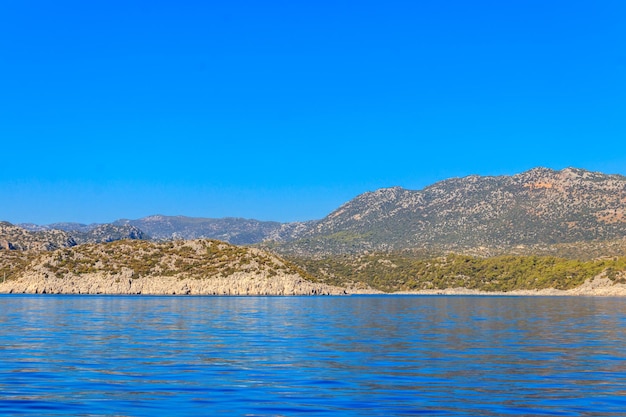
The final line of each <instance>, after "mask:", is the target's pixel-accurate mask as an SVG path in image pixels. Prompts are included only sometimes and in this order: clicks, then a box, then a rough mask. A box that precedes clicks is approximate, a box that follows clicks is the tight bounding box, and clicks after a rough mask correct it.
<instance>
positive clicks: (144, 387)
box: [0, 295, 626, 416]
mask: <svg viewBox="0 0 626 417" xmlns="http://www.w3.org/2000/svg"><path fill="white" fill-rule="evenodd" d="M0 332H1V333H0V414H1V415H5V416H14V415H15V416H17V415H37V416H66V415H75V416H105V415H106V416H109V415H110V416H179V415H180V416H191V415H247V416H291V415H307V416H318V415H348V416H349V415H355V416H357V415H358V416H391V415H396V416H409V415H418V416H511V415H528V416H626V300H624V299H620V298H591V297H590V298H575V297H563V298H560V297H459V296H432V297H426V296H351V297H148V296H57V295H54V296H53V295H39V296H22V295H19V296H16V295H7V296H0Z"/></svg>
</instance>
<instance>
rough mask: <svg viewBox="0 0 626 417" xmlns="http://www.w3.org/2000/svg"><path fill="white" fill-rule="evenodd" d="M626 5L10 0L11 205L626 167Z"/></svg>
mask: <svg viewBox="0 0 626 417" xmlns="http://www.w3.org/2000/svg"><path fill="white" fill-rule="evenodd" d="M625 21H626V2H624V1H623V0H614V1H603V0H597V1H577V0H553V1H545V0H524V1H522V0H507V1H500V0H497V1H496V0H494V1H484V0H473V1H467V0H441V1H419V0H407V1H396V0H386V1H368V0H359V1H341V0H338V1H326V0H315V1H273V0H267V1H240V0H229V1H209V0H207V1H159V0H149V1H148V0H145V1H132V0H125V1H117V0H106V1H103V0H93V1H82V0H81V1H66V0H56V1H41V0H33V1H29V0H4V1H2V2H1V3H0V140H1V142H0V143H1V149H2V159H1V165H0V203H1V205H0V220H8V221H11V222H14V223H19V222H34V223H40V224H44V223H51V222H57V221H78V222H84V223H90V222H107V221H112V220H115V219H117V218H138V217H142V216H146V215H150V214H155V213H161V214H169V215H176V214H183V215H189V216H203V217H225V216H237V217H248V218H257V219H262V220H279V221H292V220H309V219H317V218H321V217H323V216H325V215H326V214H328V213H329V212H330V211H332V210H333V209H335V208H336V207H337V206H339V205H340V204H342V203H343V202H345V201H347V200H349V199H351V198H353V197H354V196H356V195H357V194H360V193H362V192H365V191H368V190H374V189H376V188H380V187H388V186H395V185H400V186H403V187H405V188H410V189H419V188H422V187H424V186H426V185H428V184H431V183H432V182H435V181H438V180H441V179H444V178H447V177H451V176H465V175H470V174H482V175H499V174H513V173H517V172H521V171H524V170H527V169H530V168H533V167H536V166H546V167H550V168H555V169H560V168H565V167H568V166H575V167H580V168H586V169H591V170H598V171H604V172H608V173H621V174H626V46H625V45H626V24H624V22H625Z"/></svg>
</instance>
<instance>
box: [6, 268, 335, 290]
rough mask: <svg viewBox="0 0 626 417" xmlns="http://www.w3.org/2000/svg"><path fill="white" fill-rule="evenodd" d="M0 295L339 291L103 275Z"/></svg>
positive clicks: (236, 279)
mask: <svg viewBox="0 0 626 417" xmlns="http://www.w3.org/2000/svg"><path fill="white" fill-rule="evenodd" d="M0 293H2V294H111V295H137V294H149V295H341V294H346V292H345V290H344V289H343V288H339V287H333V286H330V285H326V284H322V283H315V282H310V281H307V280H305V279H303V278H302V277H300V276H298V275H295V274H293V275H281V276H274V277H271V278H267V277H263V276H260V275H257V274H245V273H236V274H233V275H231V276H228V277H226V278H224V277H213V278H207V279H194V278H182V279H181V278H176V277H149V278H126V277H124V278H120V277H119V276H106V275H103V274H85V275H83V276H81V277H72V278H57V277H50V276H45V275H34V276H33V275H31V276H25V277H22V278H20V279H17V280H12V281H7V282H5V283H0Z"/></svg>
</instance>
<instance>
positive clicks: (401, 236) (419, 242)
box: [276, 168, 626, 255]
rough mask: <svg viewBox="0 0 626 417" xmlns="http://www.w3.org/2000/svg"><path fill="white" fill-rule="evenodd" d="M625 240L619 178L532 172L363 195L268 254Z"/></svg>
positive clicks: (624, 194)
mask: <svg viewBox="0 0 626 417" xmlns="http://www.w3.org/2000/svg"><path fill="white" fill-rule="evenodd" d="M625 236H626V177H623V176H621V175H606V174H602V173H597V172H590V171H585V170H582V169H575V168H567V169H564V170H561V171H554V170H551V169H546V168H535V169H532V170H530V171H527V172H524V173H521V174H518V175H513V176H493V177H483V176H477V175H472V176H468V177H464V178H452V179H448V180H445V181H441V182H438V183H435V184H433V185H431V186H429V187H426V188H424V189H422V190H418V191H411V190H406V189H403V188H400V187H393V188H384V189H380V190H377V191H373V192H368V193H365V194H362V195H360V196H358V197H356V198H355V199H353V200H351V201H349V202H347V203H345V204H344V205H342V206H341V207H339V208H338V209H337V210H335V211H334V212H332V213H331V214H329V215H328V216H327V217H325V218H324V219H322V220H320V221H318V222H315V223H311V224H309V225H308V227H307V230H305V231H304V232H301V233H300V236H299V237H298V238H297V239H295V240H294V241H291V242H288V243H286V244H283V245H278V246H277V247H276V250H278V251H280V252H282V253H289V254H300V255H325V254H326V255H328V254H340V253H362V252H365V251H397V250H405V249H430V250H432V249H437V248H438V249H442V250H445V251H462V250H466V249H470V248H479V247H485V248H514V247H517V246H523V245H535V246H536V245H540V246H541V245H554V244H560V243H571V242H589V241H600V240H615V239H622V238H624V237H625Z"/></svg>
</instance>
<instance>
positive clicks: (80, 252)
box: [0, 240, 343, 295]
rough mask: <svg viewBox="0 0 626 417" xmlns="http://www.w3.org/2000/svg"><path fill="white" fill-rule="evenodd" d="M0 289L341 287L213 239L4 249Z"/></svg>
mask: <svg viewBox="0 0 626 417" xmlns="http://www.w3.org/2000/svg"><path fill="white" fill-rule="evenodd" d="M0 275H1V276H0V280H1V281H0V292H4V293H48V294H51V293H80V294H214V295H315V294H341V293H343V289H341V288H338V287H334V286H331V285H327V284H324V283H320V282H314V281H315V280H314V279H312V277H311V276H310V275H308V274H306V273H305V272H304V271H302V270H301V269H299V268H298V267H296V266H294V265H293V264H290V263H289V262H287V261H284V260H283V259H280V258H278V257H276V256H274V255H271V254H269V253H266V252H263V251H261V250H259V249H254V248H242V247H237V246H233V245H230V244H227V243H224V242H219V241H215V240H191V241H170V242H164V243H154V242H148V241H141V240H122V241H115V242H110V243H101V244H83V245H79V246H74V247H71V248H65V249H58V250H56V251H52V252H39V253H36V252H33V251H0Z"/></svg>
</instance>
